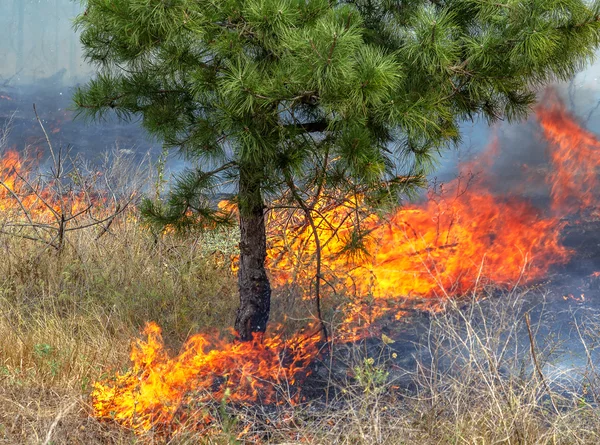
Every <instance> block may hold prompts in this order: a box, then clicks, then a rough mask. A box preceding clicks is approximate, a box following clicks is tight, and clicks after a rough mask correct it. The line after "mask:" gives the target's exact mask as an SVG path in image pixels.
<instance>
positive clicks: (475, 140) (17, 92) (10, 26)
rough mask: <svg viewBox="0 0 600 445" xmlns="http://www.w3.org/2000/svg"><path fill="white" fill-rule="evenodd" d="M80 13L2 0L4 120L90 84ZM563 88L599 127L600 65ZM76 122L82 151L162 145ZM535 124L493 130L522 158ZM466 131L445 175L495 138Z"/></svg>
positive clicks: (55, 105) (132, 132) (62, 1)
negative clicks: (76, 20) (79, 34)
mask: <svg viewBox="0 0 600 445" xmlns="http://www.w3.org/2000/svg"><path fill="white" fill-rule="evenodd" d="M80 11H81V4H80V2H79V1H77V0H0V97H1V96H2V95H3V94H4V95H8V96H11V97H13V98H14V97H16V98H17V99H20V100H15V101H13V102H12V104H6V103H4V104H2V103H0V120H1V119H3V118H6V117H7V116H3V115H2V114H1V113H4V114H7V112H8V110H10V106H12V107H13V108H14V111H17V115H16V116H17V118H21V119H23V120H24V122H27V125H29V121H31V120H32V118H33V113H32V109H31V102H32V101H35V102H37V103H38V104H40V103H41V104H43V106H42V107H40V106H38V108H39V109H40V113H41V114H42V117H46V118H47V119H48V120H49V121H50V120H53V119H54V120H55V119H56V114H57V113H58V112H60V111H61V110H63V109H64V108H66V107H68V106H69V105H70V94H71V91H72V88H73V86H75V85H76V84H77V83H81V82H84V81H85V80H86V79H87V78H89V76H90V75H91V73H92V69H91V67H90V66H88V65H87V64H86V63H85V61H84V60H83V59H82V51H81V47H80V43H79V40H78V37H77V35H76V32H75V30H74V29H73V24H72V20H73V18H74V17H75V16H76V15H77V13H78V12H80ZM558 87H559V88H560V90H561V92H562V96H563V97H564V98H565V100H566V101H567V105H568V107H569V108H570V109H571V110H572V111H574V112H575V113H576V114H577V116H578V117H579V118H580V120H581V121H582V122H586V126H587V128H589V129H590V130H592V131H594V130H597V131H599V132H600V109H599V110H596V104H597V103H598V100H599V99H600V94H599V92H600V62H597V63H595V64H593V65H592V66H590V67H588V68H587V69H586V70H585V71H583V72H582V73H580V74H579V75H577V77H576V78H575V79H574V80H573V81H572V82H571V83H568V84H563V85H559V86H558ZM0 100H1V99H0ZM10 111H12V110H10ZM0 124H2V122H1V121H0ZM23 125H25V124H23ZM17 127H18V126H17ZM76 127H77V129H76V130H70V131H63V132H62V133H57V135H56V137H57V138H59V139H60V138H61V137H62V138H63V139H62V140H60V142H61V143H65V144H75V145H79V146H78V150H80V151H84V152H87V151H90V152H97V151H101V150H107V149H110V148H111V145H114V144H115V142H116V143H118V144H119V146H120V147H121V148H127V149H133V150H138V151H146V150H148V149H151V148H152V147H154V148H153V149H154V151H155V152H156V150H157V149H156V147H157V145H156V143H154V144H152V143H151V141H150V140H149V139H148V138H145V137H144V135H143V133H142V132H140V131H139V129H138V128H137V126H136V125H135V124H134V125H123V124H117V123H115V122H113V123H110V124H105V126H104V127H102V126H85V125H84V124H83V123H80V124H78V125H77V126H76ZM531 127H532V126H531V123H529V124H527V123H525V124H517V125H515V124H513V125H506V124H500V125H498V126H497V128H496V130H495V131H496V132H497V134H498V135H499V137H500V140H501V145H502V146H503V148H504V149H507V150H510V151H511V152H515V153H516V154H518V155H523V153H524V152H527V151H528V149H529V147H531V146H532V145H534V144H536V143H537V142H536V140H535V139H536V138H535V135H533V134H532V130H531ZM32 131H33V130H32ZM86 133H87V134H86ZM89 134H93V136H92V137H89ZM13 136H14V137H13V141H12V143H13V145H17V146H20V145H24V144H27V143H30V141H31V135H27V140H23V141H19V140H18V138H19V137H21V134H16V135H13ZM463 136H464V138H463V143H462V146H461V148H460V150H459V151H450V152H448V153H445V154H444V155H443V156H442V159H441V160H440V165H439V167H440V168H439V169H438V170H437V172H436V174H437V175H438V176H439V177H440V179H442V180H446V179H449V176H450V175H452V174H454V172H455V168H454V167H455V165H456V162H457V160H458V159H460V158H464V157H466V156H470V155H472V154H473V153H477V152H478V151H479V150H480V149H482V148H483V147H484V146H485V145H486V144H487V141H488V140H489V137H490V129H489V128H488V127H487V125H486V124H485V123H479V122H478V123H466V124H465V125H464V134H463ZM22 138H25V136H22ZM68 138H75V139H77V140H68ZM92 141H93V143H92ZM503 141H504V142H503ZM86 144H87V146H82V145H86ZM92 145H93V146H92ZM126 145H132V146H131V147H127V146H126Z"/></svg>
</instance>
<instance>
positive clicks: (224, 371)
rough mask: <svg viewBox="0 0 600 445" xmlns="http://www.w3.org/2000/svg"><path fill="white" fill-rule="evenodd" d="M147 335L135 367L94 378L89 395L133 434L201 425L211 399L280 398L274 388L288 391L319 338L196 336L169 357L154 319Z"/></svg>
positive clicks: (137, 346)
mask: <svg viewBox="0 0 600 445" xmlns="http://www.w3.org/2000/svg"><path fill="white" fill-rule="evenodd" d="M144 334H145V335H146V336H147V340H146V341H142V340H138V341H136V342H134V344H133V347H132V351H131V361H132V362H133V367H132V369H131V370H129V371H128V372H126V373H125V374H117V376H116V377H115V379H114V381H112V382H106V383H96V385H95V387H94V391H93V392H92V398H93V400H94V409H95V412H96V415H97V416H98V417H103V418H110V419H114V420H116V421H119V422H121V423H122V424H123V425H127V426H129V427H132V428H134V429H135V430H136V431H137V432H138V433H142V432H145V431H149V430H150V429H151V428H154V429H155V430H160V428H161V427H163V428H164V427H165V426H166V427H168V426H173V425H174V424H175V423H179V422H188V423H189V422H192V423H194V424H196V426H200V425H204V424H206V422H207V419H210V418H209V416H208V414H207V413H206V412H205V411H204V410H203V409H202V406H203V405H204V404H206V403H207V402H209V401H217V402H221V401H224V400H227V401H230V402H233V403H238V404H245V403H254V402H260V403H264V404H270V403H276V402H278V397H280V396H281V393H278V390H280V389H282V388H283V387H285V388H286V389H288V390H289V389H290V385H291V386H292V387H293V385H294V384H295V383H296V379H297V377H298V376H299V375H300V374H302V375H306V374H308V372H309V371H307V369H308V365H309V364H310V362H311V361H312V360H313V359H314V357H315V355H316V353H317V343H318V341H319V336H309V337H302V336H298V337H296V338H293V339H291V340H285V339H284V338H283V337H282V336H281V335H279V334H277V333H275V334H272V335H270V336H267V337H264V338H262V337H261V336H257V337H255V338H254V340H253V341H251V342H241V343H233V342H230V341H227V340H224V339H221V338H219V337H218V336H215V335H204V334H197V335H194V336H192V337H191V338H190V339H189V340H188V341H187V342H186V344H185V345H184V347H183V350H182V352H181V353H180V354H179V355H177V356H175V357H169V355H168V354H167V352H166V351H165V349H164V345H163V341H162V337H161V330H160V328H159V327H158V326H157V325H156V324H154V323H148V324H147V325H146V327H145V329H144ZM194 407H195V408H196V409H194ZM175 420H177V422H175ZM157 432H158V433H161V431H157ZM171 433H172V431H171Z"/></svg>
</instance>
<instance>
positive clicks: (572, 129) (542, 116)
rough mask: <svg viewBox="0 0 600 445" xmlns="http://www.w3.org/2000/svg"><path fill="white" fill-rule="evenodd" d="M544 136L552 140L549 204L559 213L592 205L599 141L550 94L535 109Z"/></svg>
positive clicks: (596, 192)
mask: <svg viewBox="0 0 600 445" xmlns="http://www.w3.org/2000/svg"><path fill="white" fill-rule="evenodd" d="M537 115H538V119H539V121H540V124H541V126H542V129H543V131H544V137H545V138H546V139H547V140H548V142H549V143H550V144H551V149H550V157H551V161H552V164H553V167H554V169H553V170H552V172H551V173H550V174H549V175H548V178H547V179H548V181H547V182H548V184H549V186H550V188H551V193H552V208H553V209H554V210H555V211H557V212H561V213H573V212H576V211H578V210H583V209H588V210H589V209H592V208H594V207H595V206H596V204H597V197H598V191H597V190H598V171H599V168H600V156H598V154H599V153H600V141H598V138H597V137H596V135H594V134H593V133H591V132H589V131H587V130H585V129H583V128H581V126H580V125H579V124H578V123H577V122H576V120H575V119H574V118H573V117H572V116H571V115H569V113H568V112H567V110H565V107H564V105H563V104H562V103H561V102H559V101H558V100H557V98H556V97H555V96H553V95H550V96H549V97H548V98H547V99H546V101H545V102H544V103H543V104H542V105H541V106H540V107H538V109H537Z"/></svg>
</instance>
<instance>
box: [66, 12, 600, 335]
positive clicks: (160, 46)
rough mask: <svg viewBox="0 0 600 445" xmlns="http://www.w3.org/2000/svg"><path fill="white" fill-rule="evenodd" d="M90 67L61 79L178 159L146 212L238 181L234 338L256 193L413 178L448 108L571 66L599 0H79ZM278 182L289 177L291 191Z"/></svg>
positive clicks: (258, 207)
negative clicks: (164, 193) (166, 192)
mask: <svg viewBox="0 0 600 445" xmlns="http://www.w3.org/2000/svg"><path fill="white" fill-rule="evenodd" d="M83 3H84V5H85V6H86V9H85V12H84V13H83V14H81V15H80V16H79V17H77V19H76V26H77V28H78V29H79V30H81V42H82V44H83V47H84V52H85V55H86V57H87V59H88V60H89V61H91V62H92V63H93V64H95V66H96V67H97V75H96V76H95V77H94V78H93V79H92V80H91V81H90V82H89V83H88V84H87V85H85V86H84V87H82V88H80V89H79V90H78V91H77V92H76V93H75V95H74V102H75V104H76V107H77V109H78V110H79V111H80V112H81V113H82V114H84V115H86V116H89V117H92V118H101V117H102V116H103V115H104V114H105V113H106V112H109V111H113V112H114V113H116V114H117V116H119V117H121V118H124V119H130V118H133V117H136V116H139V117H141V122H142V124H143V126H144V127H145V128H146V129H147V130H148V131H149V132H150V133H151V134H152V135H154V136H156V137H157V138H159V139H160V140H161V141H163V142H164V144H165V146H167V147H173V148H177V149H178V150H179V151H180V152H181V153H182V154H183V155H184V156H185V157H186V158H187V159H188V160H189V162H190V168H189V169H188V170H186V171H185V172H183V173H182V174H181V175H180V176H179V178H178V182H177V184H176V185H175V186H174V187H173V189H172V190H171V192H170V196H169V198H168V200H167V201H166V202H163V203H157V202H154V203H151V202H146V204H145V206H144V212H145V214H146V215H147V216H148V217H150V218H151V219H153V220H154V221H155V222H158V223H162V224H175V225H178V226H180V227H183V226H185V225H186V224H190V223H198V222H199V221H204V222H206V221H211V220H212V221H217V222H218V221H219V220H220V219H221V217H222V215H221V214H220V213H219V212H218V211H216V210H215V209H214V208H213V206H212V204H211V195H210V192H211V190H212V187H213V186H214V184H215V183H218V182H219V181H222V180H223V178H228V179H234V180H235V182H236V183H237V203H238V208H239V225H240V229H241V239H240V267H239V292H240V308H239V311H238V315H237V319H236V323H235V327H236V330H237V331H238V333H239V335H240V338H242V339H248V338H250V337H251V335H252V333H253V332H259V331H264V330H265V328H266V324H267V321H268V317H269V307H270V294H271V290H270V285H269V281H268V278H267V274H266V272H265V267H264V262H265V256H266V235H265V222H264V212H265V203H266V202H269V201H270V200H272V199H274V198H275V197H276V194H277V192H278V191H279V190H282V188H283V189H285V188H286V187H287V188H288V189H294V190H296V188H297V187H299V186H301V187H303V189H304V190H309V191H310V190H315V191H314V193H318V190H319V189H320V187H321V185H323V184H325V185H326V186H330V187H343V188H345V189H348V190H352V189H353V187H354V190H355V189H356V188H355V187H357V186H360V187H361V193H363V194H364V195H365V196H366V197H367V198H369V197H370V198H373V199H376V202H378V203H381V202H382V200H386V199H387V200H389V201H395V200H397V199H398V197H401V196H403V195H405V194H406V193H408V192H410V191H411V190H413V189H414V188H415V187H417V186H419V185H420V184H422V179H423V175H424V174H425V173H426V172H427V169H428V168H430V167H431V165H432V160H433V159H434V156H435V154H436V152H437V151H438V150H440V149H442V148H444V147H448V146H450V145H451V144H454V143H456V142H458V141H459V139H460V134H459V124H460V123H461V122H462V121H464V120H468V119H476V118H479V117H483V118H485V119H487V120H488V121H489V122H493V121H496V120H498V119H502V118H506V119H508V120H513V119H519V118H523V117H524V116H526V115H527V113H528V111H529V109H530V107H531V105H532V103H533V102H534V100H535V98H536V91H537V90H538V89H539V88H540V87H541V86H543V85H545V84H548V83H549V82H552V81H554V80H565V79H568V78H569V77H570V76H572V75H573V74H574V73H575V72H576V71H577V70H579V69H581V68H582V67H584V65H585V64H586V63H588V62H589V60H590V59H591V58H592V57H593V55H594V51H595V49H596V48H597V46H598V43H599V35H600V34H599V32H600V2H598V1H596V2H594V3H590V2H586V1H583V0H503V1H496V0H354V1H353V0H349V1H340V0H85V1H84V2H83ZM294 190H292V191H294Z"/></svg>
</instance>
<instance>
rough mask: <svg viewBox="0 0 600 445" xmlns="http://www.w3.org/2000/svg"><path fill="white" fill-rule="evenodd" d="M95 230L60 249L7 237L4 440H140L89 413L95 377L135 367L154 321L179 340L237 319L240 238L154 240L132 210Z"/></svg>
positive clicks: (0, 358)
mask: <svg viewBox="0 0 600 445" xmlns="http://www.w3.org/2000/svg"><path fill="white" fill-rule="evenodd" d="M95 235H96V234H95V233H94V231H87V232H86V231H81V232H73V234H72V235H71V236H70V237H69V238H68V245H67V247H66V248H65V249H64V250H63V251H62V252H60V253H57V252H56V251H54V250H53V249H44V248H43V247H40V245H39V243H34V242H30V241H27V240H23V239H20V238H14V237H10V236H6V235H4V236H2V237H1V238H0V255H2V258H3V261H2V262H0V351H1V354H0V443H11V444H12V443H14V444H21V443H36V444H37V443H48V444H50V443H52V444H57V443H69V444H71V443H88V444H89V443H131V441H132V438H131V435H130V434H129V433H128V432H124V431H121V430H120V429H118V428H115V427H110V426H107V425H101V424H99V423H98V422H96V421H95V420H94V419H92V418H90V417H89V415H88V412H89V403H88V402H89V400H88V394H89V391H90V389H91V385H92V383H93V382H94V381H96V380H98V379H99V378H101V377H102V376H103V375H106V373H108V372H114V370H119V369H124V368H126V367H127V366H128V362H129V360H128V354H129V347H128V345H129V344H130V342H131V340H132V339H133V338H135V337H136V336H137V335H138V333H139V329H140V327H141V326H143V324H144V323H145V322H146V321H149V320H155V321H157V322H158V323H160V324H161V325H162V326H163V327H164V331H165V338H167V339H169V341H170V343H171V346H172V347H174V348H177V347H178V346H179V345H180V344H181V342H183V341H184V340H185V338H186V337H187V336H188V335H189V333H191V332H196V331H199V330H202V329H206V328H225V327H228V326H230V325H231V323H232V320H233V319H234V316H235V308H236V304H237V299H236V281H235V278H234V277H233V275H232V274H231V273H230V271H229V258H228V256H227V255H228V252H229V250H231V249H232V248H233V247H232V246H233V245H234V244H233V243H231V242H230V241H229V240H230V239H231V237H230V236H222V235H221V236H219V235H215V234H213V235H211V236H210V238H209V239H207V240H206V241H205V242H201V241H200V238H198V237H192V236H189V237H187V238H178V237H163V238H161V239H156V238H155V237H153V236H152V235H151V234H150V233H149V232H148V231H146V230H145V229H143V228H142V227H141V226H140V225H139V224H138V223H137V222H135V221H133V220H130V221H129V222H122V223H121V225H120V226H118V227H117V226H116V225H115V227H114V228H113V230H112V232H111V233H110V234H107V235H105V236H103V237H101V238H100V239H98V240H96V239H95ZM209 241H210V242H209ZM217 247H218V249H217ZM215 250H218V251H219V253H218V254H215V253H214V252H215Z"/></svg>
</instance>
